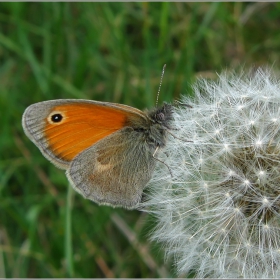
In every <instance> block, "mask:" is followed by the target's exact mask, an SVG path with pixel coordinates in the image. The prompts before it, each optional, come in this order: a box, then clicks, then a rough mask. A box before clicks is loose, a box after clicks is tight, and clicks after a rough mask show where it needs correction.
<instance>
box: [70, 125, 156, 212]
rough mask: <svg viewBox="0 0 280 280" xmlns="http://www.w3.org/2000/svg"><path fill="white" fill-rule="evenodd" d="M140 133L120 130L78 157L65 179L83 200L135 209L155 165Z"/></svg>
mask: <svg viewBox="0 0 280 280" xmlns="http://www.w3.org/2000/svg"><path fill="white" fill-rule="evenodd" d="M141 139H142V138H141V137H140V135H139V133H135V132H132V131H131V130H127V129H123V130H120V131H118V132H116V133H114V134H113V135H110V136H108V137H107V138H106V139H103V140H101V141H99V142H98V143H97V144H96V145H94V146H92V147H90V148H88V149H87V150H85V151H84V152H82V153H81V154H79V155H78V156H77V157H76V158H75V159H74V160H73V162H72V163H71V165H70V168H69V170H68V171H67V177H68V179H69V180H70V182H71V183H72V185H73V187H74V188H75V189H76V190H77V191H78V192H79V193H81V194H82V195H83V196H84V197H86V198H88V199H91V200H93V201H95V202H97V203H99V204H108V205H111V206H122V207H125V208H134V207H135V206H136V205H137V204H138V203H139V201H140V200H141V196H142V192H143V189H144V187H145V185H146V184H147V182H148V181H149V180H150V178H151V175H152V172H153V170H154V166H155V160H154V158H153V157H152V153H151V152H150V150H148V148H147V146H146V144H145V143H144V142H141V141H143V140H141Z"/></svg>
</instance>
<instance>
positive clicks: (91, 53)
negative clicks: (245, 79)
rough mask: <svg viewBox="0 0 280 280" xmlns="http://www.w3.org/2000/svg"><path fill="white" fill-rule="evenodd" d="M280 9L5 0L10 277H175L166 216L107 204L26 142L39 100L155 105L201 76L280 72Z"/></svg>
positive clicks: (0, 49) (2, 78)
mask: <svg viewBox="0 0 280 280" xmlns="http://www.w3.org/2000/svg"><path fill="white" fill-rule="evenodd" d="M279 26H280V3H254V2H252V3H242V2H238V3H167V2H166V3H0V124H1V126H0V133H1V134H0V277H172V276H173V277H174V276H176V274H175V272H174V267H173V265H172V261H168V262H164V252H163V250H162V248H161V246H160V245H158V244H155V243H151V242H150V241H149V232H151V230H152V228H153V226H154V224H155V221H154V220H153V219H152V218H151V217H149V216H148V215H146V214H144V213H141V212H138V211H126V210H123V209H112V208H110V207H106V206H97V205H96V204H94V203H93V202H91V201H88V200H85V199H83V198H82V197H81V196H80V195H78V194H76V193H75V192H74V191H72V189H71V188H70V187H69V185H68V182H67V180H66V177H65V175H64V172H63V171H61V170H58V169H57V168H55V167H54V166H53V165H52V164H51V163H49V162H48V161H47V160H46V159H45V158H44V157H43V156H42V155H41V153H40V152H39V150H38V149H37V148H36V147H35V145H34V144H33V143H31V142H30V141H29V140H28V138H27V137H26V136H25V135H24V133H23V130H22V127H21V116H22V113H23V111H24V109H25V108H26V107H27V106H28V105H30V104H32V103H34V102H39V101H43V100H48V99H57V98H86V99H94V100H104V101H111V102H119V103H124V104H128V105H131V106H135V107H138V108H140V109H143V108H150V107H153V106H154V105H155V100H156V94H157V89H158V86H159V81H160V75H161V71H162V67H163V65H164V64H165V63H166V64H167V68H166V71H165V75H164V79H163V85H162V88H161V94H160V97H159V100H160V103H162V102H163V101H167V102H171V101H172V100H174V99H177V98H178V97H179V96H180V95H181V94H190V93H191V84H192V83H193V82H194V81H195V79H196V78H197V77H206V78H215V77H216V73H219V72H221V70H222V69H236V68H239V67H240V66H244V65H245V67H251V66H253V67H258V66H262V65H274V67H275V68H276V69H277V67H278V64H279V58H280V32H279Z"/></svg>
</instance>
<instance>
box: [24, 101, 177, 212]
mask: <svg viewBox="0 0 280 280" xmlns="http://www.w3.org/2000/svg"><path fill="white" fill-rule="evenodd" d="M171 120H172V107H171V105H168V104H164V105H163V106H162V107H161V108H156V109H154V110H151V111H147V112H143V111H140V110H138V109H136V108H133V107H130V106H126V105H121V104H115V103H106V102H98V101H90V100H71V99H67V100H50V101H44V102H40V103H36V104H33V105H31V106H29V107H28V108H27V109H26V110H25V112H24V114H23V118H22V124H23V128H24V131H25V133H26V135H27V136H28V137H29V138H30V139H31V140H32V141H33V142H34V143H35V145H36V146H38V148H39V149H40V150H41V152H42V153H43V155H44V156H45V157H46V158H47V159H49V160H50V161H51V162H53V163H54V164H55V165H56V166H58V167H59V168H62V169H66V174H67V177H68V179H69V181H70V182H71V184H72V186H73V187H74V189H75V190H77V191H78V192H79V193H80V194H82V195H83V196H84V197H86V198H88V199H91V200H93V201H95V202H97V203H99V204H108V205H111V206H120V207H125V208H135V207H136V206H137V204H138V203H139V202H140V200H141V196H142V191H143V189H144V187H145V185H146V184H147V182H148V181H149V180H150V178H151V176H152V173H153V170H154V168H155V164H156V159H155V158H154V156H153V154H154V153H155V151H156V149H157V148H163V147H164V146H165V144H166V130H167V129H168V128H169V127H170V125H171Z"/></svg>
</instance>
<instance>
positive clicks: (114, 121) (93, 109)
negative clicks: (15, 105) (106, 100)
mask: <svg viewBox="0 0 280 280" xmlns="http://www.w3.org/2000/svg"><path fill="white" fill-rule="evenodd" d="M59 114H60V115H61V117H62V118H61V117H60V116H59ZM130 114H132V112H125V111H123V110H118V109H117V108H112V107H107V106H102V105H96V104H65V105H59V106H56V107H54V108H53V109H52V111H51V113H50V114H49V116H48V117H47V118H46V120H45V122H46V127H45V137H46V139H47V141H48V145H49V146H50V148H51V150H52V152H53V153H54V154H55V155H56V156H57V157H59V158H61V159H62V160H65V161H71V160H72V159H73V158H74V157H75V156H76V155H77V154H79V153H80V152H81V151H83V150H85V149H86V148H88V147H90V146H92V145H93V144H94V143H96V142H97V141H99V140H100V139H102V138H104V137H106V136H108V135H110V134H112V133H113V132H115V131H117V130H119V129H121V128H123V127H124V125H125V123H126V120H127V117H128V115H130ZM54 115H55V116H54ZM52 116H54V117H53V120H54V121H52ZM55 118H56V119H58V120H59V121H57V122H56V121H55Z"/></svg>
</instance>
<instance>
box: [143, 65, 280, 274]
mask: <svg viewBox="0 0 280 280" xmlns="http://www.w3.org/2000/svg"><path fill="white" fill-rule="evenodd" d="M181 102H182V104H181V105H179V106H176V107H175V108H174V123H173V126H174V129H176V130H172V133H173V134H174V135H175V136H176V138H175V137H173V136H171V135H170V136H169V141H168V144H167V146H166V148H165V150H164V153H162V156H161V157H160V160H162V161H164V162H165V164H166V165H168V166H169V168H170V169H171V170H172V175H173V176H172V178H171V176H170V174H169V172H168V170H167V168H166V166H165V165H164V164H161V163H158V164H157V168H156V171H155V172H154V176H153V178H152V180H151V181H150V183H149V186H148V193H147V194H146V201H145V202H143V204H142V206H143V209H144V211H147V212H149V213H151V214H152V215H154V216H155V217H156V220H157V225H156V228H155V229H154V231H153V233H152V239H153V240H156V241H159V242H161V243H162V244H163V245H164V250H165V252H166V255H167V256H169V257H170V256H171V257H173V259H174V263H175V265H176V270H177V273H178V274H179V275H188V274H189V273H194V275H195V277H199V278H204V277H215V278H263V277H269V278H271V277H272V278H277V277H280V82H279V80H277V79H276V78H275V76H274V75H273V74H272V72H271V71H269V70H263V69H258V70H257V71H255V72H254V73H253V74H252V73H251V74H244V73H243V74H240V75H237V74H230V75H228V74H223V75H221V76H219V78H218V80H216V81H209V80H205V79H201V80H199V81H198V82H197V83H196V84H195V85H194V98H186V97H183V98H182V100H181ZM190 106H191V108H190ZM181 139H185V140H186V141H183V140H181ZM187 141H192V142H187Z"/></svg>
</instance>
